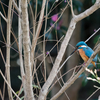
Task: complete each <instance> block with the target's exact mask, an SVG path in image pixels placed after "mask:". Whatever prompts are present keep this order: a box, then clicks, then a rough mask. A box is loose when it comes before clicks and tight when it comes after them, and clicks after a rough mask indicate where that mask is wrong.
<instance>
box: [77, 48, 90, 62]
mask: <svg viewBox="0 0 100 100" xmlns="http://www.w3.org/2000/svg"><path fill="white" fill-rule="evenodd" d="M79 54H80V56H81V57H82V59H83V60H84V61H85V62H87V61H88V59H89V58H88V57H87V56H86V54H85V52H84V51H83V49H79Z"/></svg>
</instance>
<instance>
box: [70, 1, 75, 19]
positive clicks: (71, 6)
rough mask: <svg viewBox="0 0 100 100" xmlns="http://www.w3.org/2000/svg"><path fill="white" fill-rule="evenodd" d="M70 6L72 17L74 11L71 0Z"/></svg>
mask: <svg viewBox="0 0 100 100" xmlns="http://www.w3.org/2000/svg"><path fill="white" fill-rule="evenodd" d="M70 7H71V13H72V16H73V17H74V16H75V14H74V11H73V4H72V0H70Z"/></svg>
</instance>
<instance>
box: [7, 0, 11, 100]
mask: <svg viewBox="0 0 100 100" xmlns="http://www.w3.org/2000/svg"><path fill="white" fill-rule="evenodd" d="M11 8H12V0H9V7H8V19H7V20H8V21H7V49H6V64H5V67H6V73H7V81H8V83H9V85H11V80H10V35H11V33H10V32H11ZM8 95H9V100H13V97H12V91H11V89H10V88H9V86H8Z"/></svg>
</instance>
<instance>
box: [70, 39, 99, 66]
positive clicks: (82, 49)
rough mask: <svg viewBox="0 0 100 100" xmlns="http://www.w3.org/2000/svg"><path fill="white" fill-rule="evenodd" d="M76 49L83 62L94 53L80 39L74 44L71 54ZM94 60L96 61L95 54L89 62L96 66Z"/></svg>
mask: <svg viewBox="0 0 100 100" xmlns="http://www.w3.org/2000/svg"><path fill="white" fill-rule="evenodd" d="M77 50H78V51H79V54H80V56H81V58H82V59H83V60H84V62H85V63H86V62H87V61H88V59H89V58H90V57H91V55H92V54H93V53H94V51H93V50H92V49H91V48H90V47H89V46H88V45H87V44H86V43H85V42H83V41H80V42H78V43H77V44H76V49H75V50H74V51H73V52H72V53H71V54H73V53H74V52H75V51H77ZM96 62H97V55H96V56H95V58H94V59H93V60H92V62H91V63H92V64H93V65H94V66H96Z"/></svg>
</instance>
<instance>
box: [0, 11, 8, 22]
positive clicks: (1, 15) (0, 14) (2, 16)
mask: <svg viewBox="0 0 100 100" xmlns="http://www.w3.org/2000/svg"><path fill="white" fill-rule="evenodd" d="M0 15H1V17H2V18H3V19H4V20H5V21H6V22H7V19H6V18H5V17H4V15H3V14H2V13H1V11H0Z"/></svg>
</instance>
